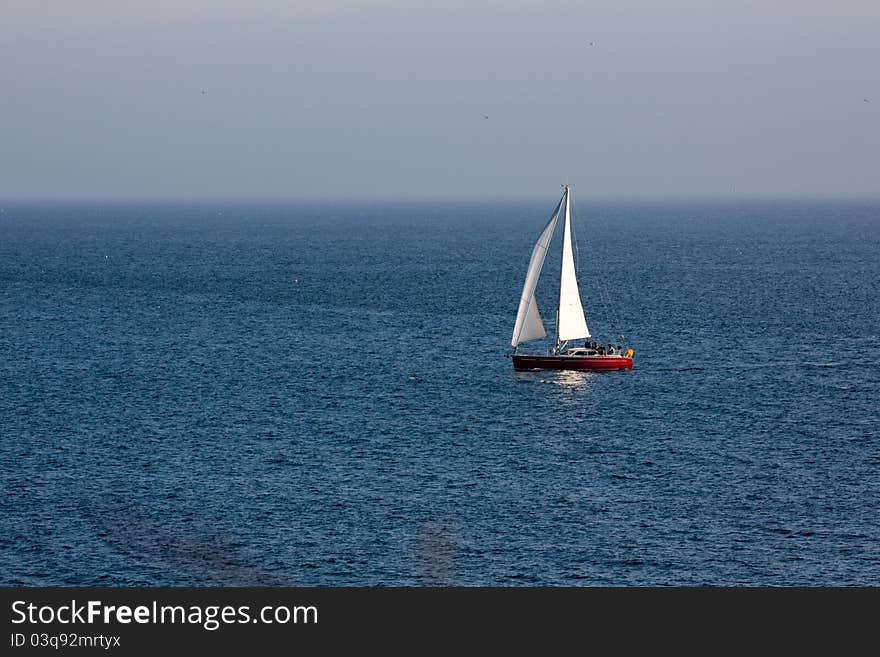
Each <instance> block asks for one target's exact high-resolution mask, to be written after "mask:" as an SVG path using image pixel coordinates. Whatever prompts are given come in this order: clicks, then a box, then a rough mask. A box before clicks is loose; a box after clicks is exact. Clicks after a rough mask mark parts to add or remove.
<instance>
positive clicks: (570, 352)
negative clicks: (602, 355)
mask: <svg viewBox="0 0 880 657" xmlns="http://www.w3.org/2000/svg"><path fill="white" fill-rule="evenodd" d="M564 355H566V356H598V355H599V352H598V351H596V350H595V349H587V348H586V347H574V348H573V349H566V350H565V354H564Z"/></svg>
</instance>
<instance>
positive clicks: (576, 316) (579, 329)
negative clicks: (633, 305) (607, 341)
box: [557, 190, 590, 342]
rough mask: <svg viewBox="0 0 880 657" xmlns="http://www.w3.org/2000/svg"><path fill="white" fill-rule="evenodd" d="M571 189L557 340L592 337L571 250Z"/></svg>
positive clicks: (563, 257) (563, 253) (563, 249)
mask: <svg viewBox="0 0 880 657" xmlns="http://www.w3.org/2000/svg"><path fill="white" fill-rule="evenodd" d="M570 194H571V192H570V191H569V190H566V195H565V227H564V230H563V233H562V273H561V274H560V280H559V319H558V324H557V340H559V342H565V341H566V340H576V339H577V338H588V337H590V329H588V328H587V320H586V319H585V318H584V308H583V306H582V305H581V295H580V291H579V290H578V283H577V277H576V275H575V270H574V256H573V255H572V252H571V214H570V209H571V201H570V198H569V197H570Z"/></svg>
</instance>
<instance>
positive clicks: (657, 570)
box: [0, 197, 880, 586]
mask: <svg viewBox="0 0 880 657" xmlns="http://www.w3.org/2000/svg"><path fill="white" fill-rule="evenodd" d="M556 201H557V199H556V198H555V197H554V198H548V201H547V203H545V204H541V203H533V204H528V203H522V204H514V203H510V204H467V203H460V204H429V203H423V204H366V205H356V204H348V205H336V206H333V205H330V206H322V205H317V204H316V205H256V204H253V205H230V204H216V205H211V204H191V205H161V204H152V205H135V204H131V205H97V204H96V205H70V206H66V205H52V206H49V205H46V206H40V205H14V204H13V205H9V204H7V205H6V206H5V207H3V209H2V212H0V474H2V486H3V495H2V497H0V572H2V584H4V585H202V584H205V585H255V584H267V585H275V584H278V585H306V586H311V585H329V586H342V585H354V586H362V585H447V584H450V585H491V586H496V585H497V586H514V585H516V586H534V585H589V586H607V585H688V586H690V585H734V586H752V585H780V586H788V585H808V586H826V585H872V586H877V585H880V419H878V406H880V267H878V263H880V203H871V202H858V203H856V202H853V203H844V202H827V203H755V202H752V203H743V204H739V203H735V202H732V201H731V202H727V203H724V204H714V205H710V204H705V205H701V204H687V205H674V204H666V205H648V204H642V205H625V204H618V205H593V204H589V203H587V202H585V201H583V200H582V201H581V203H580V204H579V205H578V206H577V207H576V224H575V229H576V235H577V238H578V244H579V249H578V257H577V261H578V266H579V271H580V278H581V294H582V297H583V301H584V307H585V310H586V313H587V320H588V323H589V325H590V328H591V330H592V331H593V333H594V335H595V336H596V337H597V338H599V339H601V340H603V341H604V342H608V341H611V340H613V341H614V342H615V343H617V342H619V341H620V340H619V337H618V336H620V335H625V336H626V338H625V340H626V342H627V344H628V345H629V346H631V347H632V348H633V349H634V350H635V367H634V369H633V370H632V371H631V372H618V373H604V374H592V373H574V372H568V373H565V372H543V373H541V372H534V373H514V372H513V370H512V367H511V362H510V360H509V359H507V358H505V354H506V352H507V350H508V344H509V340H510V334H511V331H512V328H513V322H514V316H515V313H516V308H517V303H518V299H519V294H520V288H521V286H522V282H523V278H524V276H525V268H526V265H527V262H528V259H529V255H530V252H531V248H532V245H533V242H534V240H535V239H536V238H537V236H538V234H539V232H540V230H541V228H542V227H543V225H544V223H545V222H546V220H547V218H548V217H549V214H550V212H551V210H552V208H553V206H554V205H555V203H556ZM554 245H557V246H558V242H554ZM551 249H552V252H551V255H550V257H548V261H547V265H546V268H545V274H544V277H543V278H542V282H541V285H540V287H539V290H538V292H539V297H538V300H539V305H540V307H541V309H542V311H543V313H544V318H545V323H546V324H547V326H548V329H551V330H552V324H553V315H554V312H555V309H554V298H553V297H554V291H555V285H558V282H555V283H554V281H553V277H554V274H555V272H556V271H558V253H557V252H556V247H551ZM557 281H558V279H557ZM529 348H531V349H534V350H537V351H540V350H541V349H544V348H546V345H542V344H541V343H537V344H535V345H533V346H531V345H529Z"/></svg>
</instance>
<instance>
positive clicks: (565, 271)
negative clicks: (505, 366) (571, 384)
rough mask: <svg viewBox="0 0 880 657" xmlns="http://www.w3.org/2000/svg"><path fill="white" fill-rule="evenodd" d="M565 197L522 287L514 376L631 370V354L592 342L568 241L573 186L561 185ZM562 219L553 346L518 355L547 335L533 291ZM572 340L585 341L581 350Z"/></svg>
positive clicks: (535, 250) (537, 246)
mask: <svg viewBox="0 0 880 657" xmlns="http://www.w3.org/2000/svg"><path fill="white" fill-rule="evenodd" d="M563 187H564V189H565V191H564V192H563V194H562V198H561V199H559V203H558V204H557V205H556V209H555V210H554V211H553V215H552V216H551V217H550V221H548V222H547V225H546V226H545V227H544V230H543V231H542V232H541V235H540V237H539V238H538V241H537V242H536V243H535V246H534V248H533V249H532V257H531V260H529V268H528V271H527V272H526V280H525V283H524V284H523V289H522V295H521V296H520V300H519V310H518V311H517V313H516V323H515V324H514V327H513V338H512V339H511V342H510V345H511V346H512V347H513V353H512V354H510V356H511V358H512V359H513V367H514V368H515V369H517V370H535V369H538V370H544V369H555V370H629V369H632V366H633V350H632V349H626V350H624V348H623V347H622V346H619V345H618V346H617V347H615V346H614V345H611V344H609V345H608V346H607V347H606V346H604V345H600V344H597V343H596V342H590V341H589V338H590V337H592V336H591V335H590V329H589V328H587V320H586V318H585V317H584V309H583V305H582V304H581V295H580V290H579V289H578V282H577V273H576V271H575V266H574V256H573V254H572V239H571V185H563ZM560 213H563V216H564V225H563V229H562V262H561V270H560V272H559V303H558V305H557V311H556V343H555V345H554V346H553V347H552V348H551V349H550V350H549V351H548V353H547V354H544V355H538V354H520V353H518V351H519V345H520V344H522V343H523V342H529V341H531V340H540V339H541V338H543V337H545V336H546V335H547V332H546V331H545V330H544V322H543V320H542V319H541V314H540V312H539V311H538V303H537V301H536V300H535V287H536V286H537V284H538V278H539V277H540V275H541V268H542V267H543V266H544V258H545V257H546V256H547V250H548V248H549V246H550V241H551V239H552V237H553V232H554V230H555V228H556V224H557V220H558V219H559V215H560ZM574 340H578V341H580V340H584V343H583V346H573V347H569V343H570V342H572V341H574Z"/></svg>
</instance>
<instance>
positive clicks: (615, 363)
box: [513, 354, 633, 370]
mask: <svg viewBox="0 0 880 657" xmlns="http://www.w3.org/2000/svg"><path fill="white" fill-rule="evenodd" d="M632 366H633V361H632V358H627V357H626V356H526V355H520V354H514V355H513V367H514V369H517V370H631V369H632Z"/></svg>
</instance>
